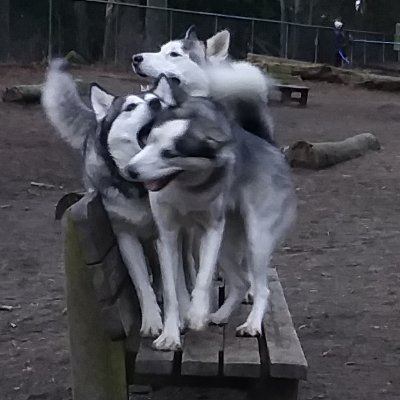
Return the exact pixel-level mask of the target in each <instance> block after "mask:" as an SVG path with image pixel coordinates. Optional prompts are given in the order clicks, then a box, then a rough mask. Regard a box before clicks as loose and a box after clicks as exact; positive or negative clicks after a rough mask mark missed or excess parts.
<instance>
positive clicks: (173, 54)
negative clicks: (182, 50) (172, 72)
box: [169, 51, 181, 57]
mask: <svg viewBox="0 0 400 400" xmlns="http://www.w3.org/2000/svg"><path fill="white" fill-rule="evenodd" d="M169 55H170V56H171V57H181V54H179V53H177V52H176V51H171V53H169Z"/></svg>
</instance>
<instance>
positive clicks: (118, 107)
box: [90, 84, 168, 179]
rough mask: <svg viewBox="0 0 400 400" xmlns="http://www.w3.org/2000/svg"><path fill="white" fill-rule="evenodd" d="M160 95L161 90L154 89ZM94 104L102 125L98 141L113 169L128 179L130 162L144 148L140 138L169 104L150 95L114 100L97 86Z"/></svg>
mask: <svg viewBox="0 0 400 400" xmlns="http://www.w3.org/2000/svg"><path fill="white" fill-rule="evenodd" d="M153 90H154V91H157V86H155V88H154V89H153ZM90 101H91V105H92V108H93V110H94V112H95V115H96V119H97V123H98V130H97V132H98V135H99V136H98V138H99V145H100V147H101V153H102V154H103V156H104V158H105V160H106V162H107V163H108V164H109V167H111V168H116V169H117V170H118V173H119V174H120V175H121V176H122V177H123V178H125V179H129V176H128V175H127V174H126V173H125V168H126V166H127V164H128V162H129V160H130V159H131V158H132V157H133V156H134V155H135V154H137V153H138V152H139V151H140V150H141V148H140V146H139V144H138V139H137V138H138V135H139V136H140V135H147V134H148V131H149V130H150V128H151V126H152V123H153V121H154V118H155V116H156V115H157V113H159V112H160V111H161V110H162V109H163V108H165V107H167V106H168V104H166V103H164V102H163V101H162V99H160V98H159V97H158V96H157V95H156V94H154V93H153V92H152V91H149V92H147V93H145V94H143V95H141V96H136V95H128V96H114V95H112V94H110V93H108V92H107V91H106V90H104V89H103V88H101V87H100V86H98V85H96V84H94V85H92V87H91V91H90Z"/></svg>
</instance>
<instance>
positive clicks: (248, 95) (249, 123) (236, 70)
mask: <svg viewBox="0 0 400 400" xmlns="http://www.w3.org/2000/svg"><path fill="white" fill-rule="evenodd" d="M207 72H208V77H209V87H210V92H211V97H213V98H214V99H215V100H217V101H222V102H224V103H225V104H227V105H228V107H229V108H230V109H231V110H232V111H233V113H234V117H235V119H236V120H237V122H238V123H239V125H240V126H241V127H242V128H244V129H245V130H246V131H248V132H250V133H252V134H254V135H256V136H258V137H260V138H261V139H264V140H266V141H267V142H269V143H271V144H274V143H275V139H274V130H273V124H272V118H271V116H270V113H269V110H268V106H267V105H268V94H269V93H270V92H271V90H272V89H273V85H274V82H273V80H272V79H271V78H270V77H269V76H267V75H266V74H264V73H263V72H262V71H261V69H260V68H258V67H256V66H255V65H252V64H250V63H248V62H244V61H239V62H233V63H230V64H221V65H212V66H211V67H210V68H208V69H207Z"/></svg>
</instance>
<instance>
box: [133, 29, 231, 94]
mask: <svg viewBox="0 0 400 400" xmlns="http://www.w3.org/2000/svg"><path fill="white" fill-rule="evenodd" d="M229 42H230V34H229V32H228V31H227V30H223V31H221V32H218V33H217V34H216V35H214V36H212V37H210V38H209V39H207V40H206V41H205V42H203V41H201V40H199V39H198V37H197V34H196V31H195V28H194V26H191V27H190V28H189V29H188V30H187V32H186V35H185V37H184V39H181V40H173V41H171V42H168V43H166V44H164V45H163V46H162V47H161V50H160V51H159V52H157V53H140V54H135V55H133V56H132V67H133V70H134V71H135V72H136V73H137V74H138V75H140V76H145V77H151V78H157V77H158V76H159V75H160V74H165V75H166V76H167V77H175V78H177V79H179V81H180V82H181V84H182V86H183V88H184V89H185V90H186V91H187V92H188V93H190V94H192V95H207V94H208V80H207V77H206V75H205V73H204V70H203V68H204V65H205V64H206V63H209V62H212V63H218V62H221V61H223V60H225V59H226V58H227V56H228V50H229Z"/></svg>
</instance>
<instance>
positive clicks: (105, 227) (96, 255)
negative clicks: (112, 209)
mask: <svg viewBox="0 0 400 400" xmlns="http://www.w3.org/2000/svg"><path fill="white" fill-rule="evenodd" d="M70 217H71V218H72V220H73V221H74V222H75V225H76V228H77V233H78V240H79V244H80V247H81V249H82V252H83V258H84V260H85V263H86V264H95V263H98V262H100V261H102V260H103V258H104V257H105V255H106V254H107V253H108V251H109V250H110V249H111V247H112V246H113V245H114V244H115V242H116V241H115V237H114V234H113V231H112V228H111V224H110V221H109V219H108V216H107V213H106V211H105V210H104V207H103V204H102V202H101V199H100V196H99V195H97V194H96V193H95V192H92V193H87V194H86V195H85V196H84V197H83V198H82V199H81V200H79V201H78V202H77V203H75V204H74V205H73V206H72V207H71V212H70Z"/></svg>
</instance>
